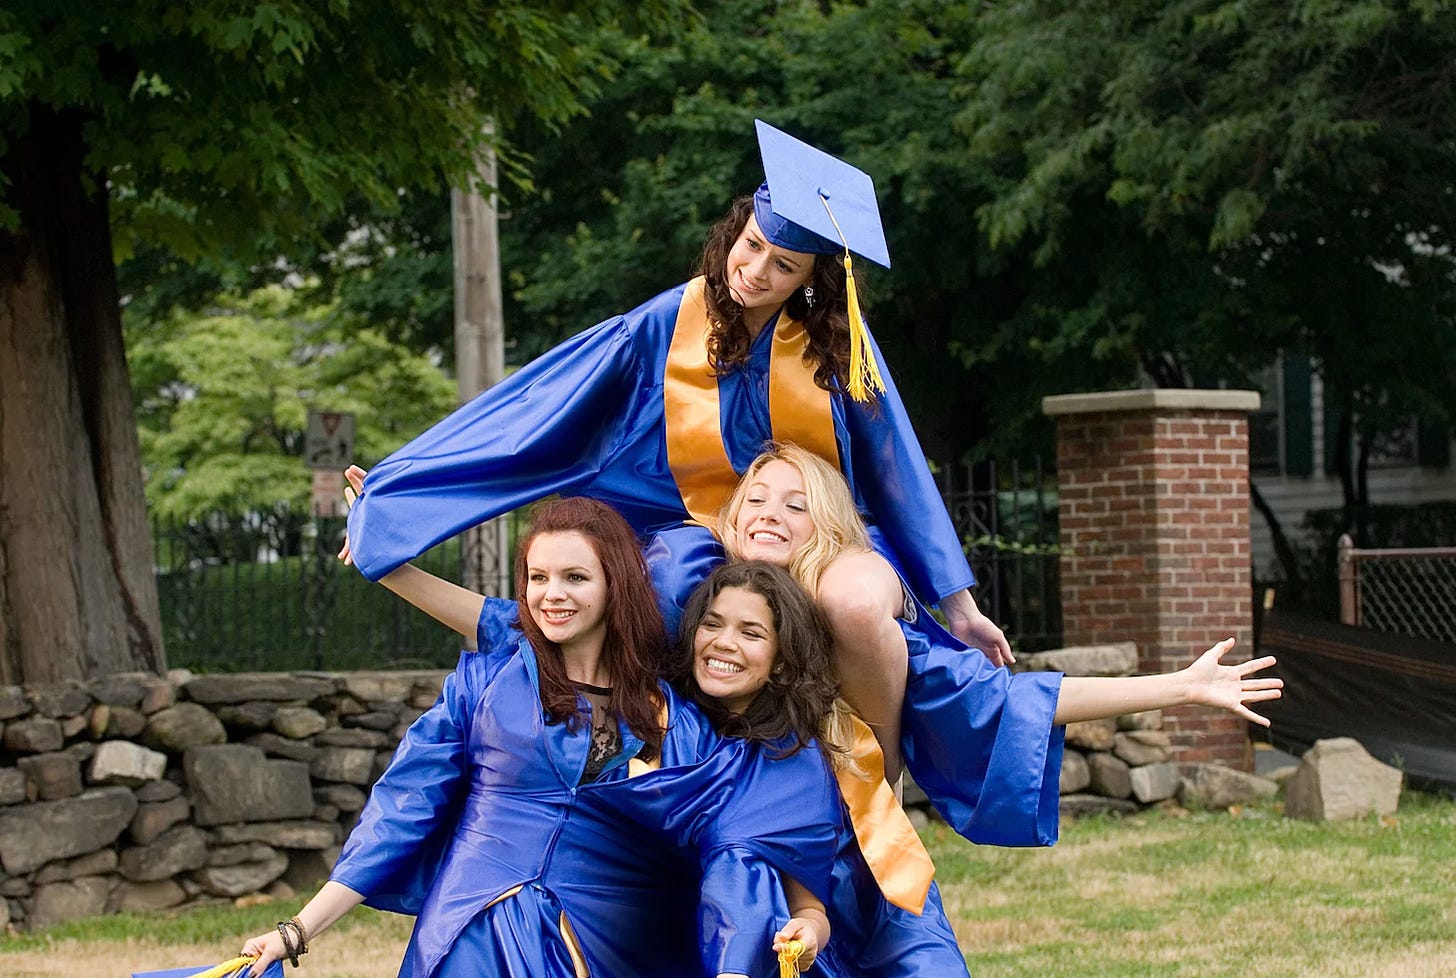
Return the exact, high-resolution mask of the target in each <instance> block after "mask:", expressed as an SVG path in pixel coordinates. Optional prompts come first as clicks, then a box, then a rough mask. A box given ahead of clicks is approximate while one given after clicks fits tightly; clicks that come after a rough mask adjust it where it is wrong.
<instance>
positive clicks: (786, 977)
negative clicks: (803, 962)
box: [779, 937, 804, 978]
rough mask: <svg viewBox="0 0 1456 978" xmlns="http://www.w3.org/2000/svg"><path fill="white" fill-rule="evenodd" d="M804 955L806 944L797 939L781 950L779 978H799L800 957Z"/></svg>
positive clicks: (786, 944) (787, 943)
mask: <svg viewBox="0 0 1456 978" xmlns="http://www.w3.org/2000/svg"><path fill="white" fill-rule="evenodd" d="M803 953H804V942H803V941H801V940H799V939H798V938H797V937H796V938H794V939H793V940H791V941H788V942H786V943H785V944H784V946H783V947H781V948H779V978H799V957H800V955H802V954H803Z"/></svg>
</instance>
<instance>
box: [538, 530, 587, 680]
mask: <svg viewBox="0 0 1456 978" xmlns="http://www.w3.org/2000/svg"><path fill="white" fill-rule="evenodd" d="M526 607H527V608H529V609H530V612H531V618H532V620H533V621H535V623H536V626H537V627H538V628H540V629H541V632H542V634H544V635H545V636H546V637H547V638H548V639H550V640H551V641H553V642H555V643H556V644H557V645H559V646H560V647H561V650H562V652H563V653H566V652H568V651H569V650H571V649H574V648H589V647H591V645H592V644H593V643H594V644H595V645H596V646H597V647H598V648H600V646H601V643H602V640H603V639H604V638H605V636H606V630H607V622H606V607H607V577H606V574H605V573H604V572H603V571H602V562H601V559H600V558H598V557H597V551H596V548H595V547H593V546H592V545H591V541H589V540H588V539H587V538H586V537H585V536H583V535H582V534H580V533H575V532H563V533H541V534H538V535H537V536H536V538H535V539H534V540H532V541H531V549H530V550H529V551H527V554H526Z"/></svg>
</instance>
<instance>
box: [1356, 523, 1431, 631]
mask: <svg viewBox="0 0 1456 978" xmlns="http://www.w3.org/2000/svg"><path fill="white" fill-rule="evenodd" d="M1339 564H1340V621H1342V622H1344V623H1345V624H1347V625H1362V626H1364V627H1366V628H1374V629H1376V630H1378V631H1382V632H1398V633H1400V634H1402V635H1412V636H1415V637H1417V638H1428V639H1432V640H1433V641H1437V642H1449V643H1453V644H1456V547H1422V548H1413V547H1405V548H1386V549H1381V550H1359V549H1356V547H1355V543H1354V541H1353V540H1351V539H1350V537H1349V536H1348V535H1346V536H1342V537H1340V545H1339Z"/></svg>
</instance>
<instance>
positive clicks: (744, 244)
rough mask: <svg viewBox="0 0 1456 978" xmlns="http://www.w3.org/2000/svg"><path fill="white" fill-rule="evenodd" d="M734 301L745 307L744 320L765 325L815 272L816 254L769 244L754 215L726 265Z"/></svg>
mask: <svg viewBox="0 0 1456 978" xmlns="http://www.w3.org/2000/svg"><path fill="white" fill-rule="evenodd" d="M725 272H726V273H727V278H728V289H729V291H730V292H731V293H732V295H733V301H735V302H737V303H738V304H739V305H740V306H742V307H743V321H744V322H745V323H746V324H748V326H749V327H750V328H755V329H756V328H759V327H762V326H763V324H764V323H766V322H768V318H769V317H770V316H771V315H773V314H774V312H775V311H776V310H777V309H778V308H779V307H780V306H782V305H783V304H784V303H785V302H786V301H788V298H789V296H791V295H793V293H794V290H795V289H797V288H798V287H799V286H801V285H803V284H804V283H805V282H807V281H809V276H810V275H812V274H813V272H814V256H813V255H810V254H805V253H804V252H801V251H789V250H788V249H787V248H780V247H778V246H777V245H773V244H770V243H769V241H768V239H767V238H765V237H764V236H763V232H762V231H761V230H760V229H759V227H758V221H757V220H755V219H754V217H753V215H752V214H750V215H749V216H748V221H747V222H746V223H745V224H744V225H743V230H742V231H740V232H739V234H738V240H737V241H735V242H734V243H733V247H732V249H730V250H729V252H728V262H727V267H726V268H725Z"/></svg>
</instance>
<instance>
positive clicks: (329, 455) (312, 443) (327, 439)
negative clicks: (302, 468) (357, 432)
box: [303, 411, 354, 471]
mask: <svg viewBox="0 0 1456 978" xmlns="http://www.w3.org/2000/svg"><path fill="white" fill-rule="evenodd" d="M353 462H354V416H353V415H352V414H345V413H343V412H340V411H310V412H308V428H307V430H305V431H304V434H303V464H304V465H307V466H308V467H309V468H311V469H335V470H338V471H343V470H344V469H346V468H348V467H349V466H350V465H352V464H353Z"/></svg>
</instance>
